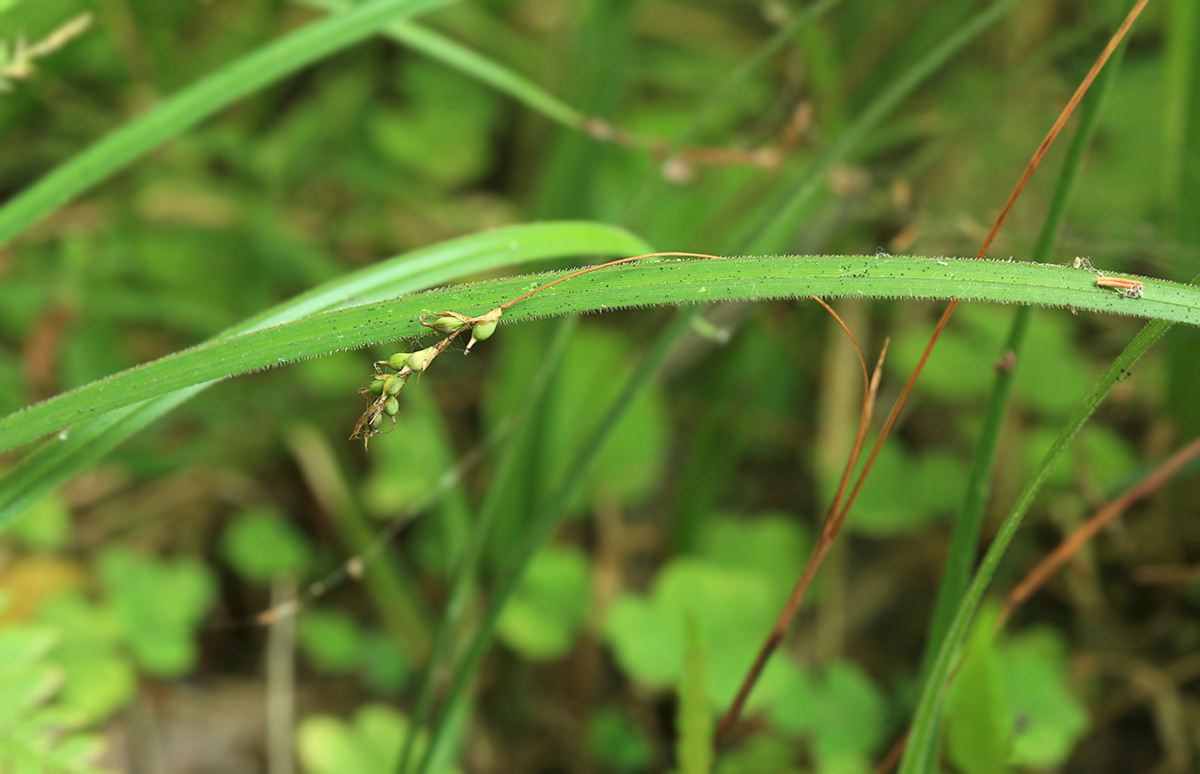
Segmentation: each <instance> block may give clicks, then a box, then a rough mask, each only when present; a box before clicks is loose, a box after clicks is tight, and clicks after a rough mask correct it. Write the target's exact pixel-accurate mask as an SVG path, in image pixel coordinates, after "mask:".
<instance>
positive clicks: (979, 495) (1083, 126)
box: [921, 48, 1125, 673]
mask: <svg viewBox="0 0 1200 774" xmlns="http://www.w3.org/2000/svg"><path fill="white" fill-rule="evenodd" d="M1124 51H1125V49H1124V48H1121V49H1118V52H1117V53H1116V55H1114V57H1113V59H1112V61H1111V62H1110V64H1109V66H1108V67H1106V68H1105V69H1104V70H1103V71H1102V72H1101V73H1100V76H1099V78H1097V81H1096V83H1095V86H1094V88H1095V91H1094V92H1093V94H1092V97H1091V99H1089V100H1088V101H1087V102H1085V103H1084V105H1083V110H1082V111H1081V114H1080V117H1079V128H1078V130H1077V131H1076V132H1075V136H1074V137H1073V138H1072V140H1071V145H1070V147H1069V148H1068V149H1067V156H1066V159H1065V160H1064V162H1063V168H1062V170H1061V171H1060V172H1059V177H1058V183H1057V184H1056V186H1055V189H1054V195H1053V197H1052V198H1051V200H1050V207H1049V209H1048V210H1047V211H1046V220H1045V222H1044V223H1043V224H1042V230H1041V233H1040V234H1039V235H1038V241H1037V243H1036V244H1035V245H1034V248H1033V260H1034V261H1037V262H1043V261H1047V260H1049V259H1050V254H1051V251H1052V250H1053V249H1054V244H1055V243H1056V242H1057V241H1058V235H1059V232H1060V230H1061V229H1062V224H1063V221H1064V220H1065V219H1066V211H1067V205H1068V203H1069V202H1070V200H1071V195H1072V193H1073V192H1074V190H1075V184H1076V182H1077V181H1078V179H1079V173H1080V170H1081V169H1082V167H1083V159H1084V156H1085V155H1086V153H1087V149H1088V147H1089V146H1090V145H1091V141H1092V137H1093V136H1094V135H1095V132H1096V127H1097V126H1098V125H1099V123H1100V115H1101V113H1103V111H1104V103H1105V100H1106V98H1107V96H1108V93H1109V91H1110V90H1111V89H1112V85H1113V83H1114V82H1115V81H1116V75H1117V73H1118V72H1120V64H1121V57H1122V55H1123V54H1124ZM1032 311H1033V310H1032V309H1031V308H1030V307H1028V306H1022V307H1021V308H1019V309H1017V311H1016V313H1015V314H1014V315H1013V322H1012V327H1011V329H1010V330H1009V334H1008V341H1007V342H1006V344H1005V352H1011V353H1012V354H1013V355H1014V356H1015V359H1014V360H1013V362H1014V364H1015V365H1014V367H1013V368H1007V369H997V372H996V379H995V381H994V382H993V383H992V389H991V392H990V394H989V395H988V402H987V407H986V408H985V409H984V418H983V426H982V428H981V429H980V434H979V442H978V444H977V446H976V450H975V455H974V459H973V460H972V464H971V471H970V473H969V475H968V479H967V486H966V491H965V492H964V495H963V507H962V512H961V513H960V514H959V517H958V518H957V519H955V520H954V532H953V535H952V536H951V539H950V546H949V549H948V551H947V554H946V569H945V571H944V572H943V573H942V581H941V584H940V586H939V588H938V597H937V602H936V603H935V605H934V614H933V622H932V624H931V625H930V630H929V637H928V639H927V642H928V643H929V645H928V649H927V650H926V652H925V656H924V665H923V668H922V670H921V671H922V673H925V672H926V671H928V666H929V664H930V663H931V662H932V660H933V656H934V654H935V653H936V652H937V650H936V646H937V643H940V642H941V641H942V637H943V635H944V634H945V632H946V627H947V626H948V625H949V623H950V619H951V617H952V616H953V615H954V611H955V610H956V609H957V608H958V605H959V603H960V602H961V601H962V598H963V594H964V593H965V592H966V588H967V582H968V580H969V579H970V575H971V568H973V567H974V566H975V554H976V547H977V546H978V545H979V533H980V528H981V526H982V524H983V515H984V510H985V508H986V506H987V499H988V494H989V493H990V492H991V476H992V471H993V468H994V466H995V460H996V450H997V448H998V446H999V444H1000V432H1001V429H1002V427H1003V424H1004V418H1005V416H1007V414H1008V405H1009V403H1010V401H1011V398H1012V391H1013V386H1014V384H1015V381H1016V368H1017V367H1019V365H1020V362H1021V351H1022V349H1023V345H1024V341H1025V334H1026V332H1027V331H1028V329H1029V320H1030V316H1031V314H1032ZM1005 356H1006V357H1007V355H1005Z"/></svg>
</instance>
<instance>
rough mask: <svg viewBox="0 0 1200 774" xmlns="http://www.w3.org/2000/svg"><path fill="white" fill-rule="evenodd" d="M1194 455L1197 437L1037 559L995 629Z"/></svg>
mask: <svg viewBox="0 0 1200 774" xmlns="http://www.w3.org/2000/svg"><path fill="white" fill-rule="evenodd" d="M1196 457H1200V438H1197V439H1196V440H1194V441H1192V442H1191V443H1189V444H1188V445H1187V446H1185V447H1183V448H1182V449H1180V450H1179V451H1177V452H1175V453H1174V454H1172V455H1171V456H1170V457H1169V458H1167V460H1166V461H1165V462H1163V464H1162V465H1159V466H1158V467H1157V468H1155V469H1154V470H1152V471H1151V472H1150V473H1148V474H1147V475H1146V476H1145V477H1144V478H1143V479H1142V480H1141V481H1138V482H1137V483H1136V484H1134V485H1133V486H1132V487H1130V488H1129V489H1127V490H1126V491H1125V492H1124V493H1123V494H1122V495H1121V496H1120V497H1118V498H1117V499H1115V500H1113V501H1112V502H1110V503H1108V504H1107V505H1105V506H1104V507H1103V508H1101V509H1100V510H1098V511H1096V513H1095V514H1093V515H1092V517H1091V518H1090V519H1088V520H1087V523H1086V524H1084V525H1083V526H1082V527H1080V528H1079V529H1077V530H1075V532H1073V533H1071V535H1070V536H1068V537H1067V539H1066V540H1064V541H1063V542H1062V543H1060V544H1059V546H1058V548H1056V549H1054V552H1053V553H1051V554H1050V555H1049V556H1047V557H1046V558H1045V559H1043V560H1042V561H1040V562H1038V565H1037V567H1034V568H1033V570H1032V571H1030V573H1029V574H1028V575H1026V576H1025V579H1024V580H1022V581H1021V582H1020V583H1019V584H1017V587H1016V588H1014V589H1013V590H1012V592H1011V593H1009V595H1008V601H1007V602H1005V604H1004V611H1003V612H1002V613H1001V614H1000V617H999V619H997V621H996V628H997V629H999V628H1000V627H1001V626H1003V625H1004V624H1005V622H1006V621H1008V619H1009V617H1010V616H1012V614H1013V611H1014V610H1016V609H1017V608H1018V607H1020V606H1021V605H1022V604H1024V603H1025V601H1026V600H1027V599H1029V598H1030V597H1031V596H1033V595H1034V593H1035V592H1037V590H1038V589H1040V588H1041V587H1042V586H1044V585H1045V584H1046V581H1048V580H1050V577H1051V576H1052V575H1054V574H1055V573H1056V572H1058V571H1059V570H1060V569H1062V567H1063V565H1065V564H1066V563H1067V562H1068V561H1070V560H1071V557H1073V556H1075V554H1077V553H1079V550H1080V549H1082V548H1083V546H1084V545H1085V544H1086V543H1087V542H1088V541H1089V540H1091V539H1092V538H1094V537H1095V536H1096V535H1098V534H1099V533H1100V530H1102V529H1104V528H1105V527H1106V526H1108V525H1109V524H1111V523H1112V522H1113V521H1114V520H1115V519H1116V518H1118V517H1119V516H1120V515H1121V514H1123V513H1125V511H1126V510H1128V509H1129V507H1130V506H1131V505H1133V504H1134V503H1136V502H1137V501H1138V500H1142V499H1144V498H1146V497H1148V496H1150V495H1151V494H1152V493H1154V492H1155V491H1156V490H1158V489H1159V487H1161V486H1162V485H1163V484H1165V483H1166V482H1167V481H1168V480H1170V479H1171V478H1172V477H1173V476H1174V475H1175V474H1177V473H1178V472H1179V471H1180V470H1181V469H1182V468H1183V466H1184V465H1186V464H1188V463H1189V462H1191V461H1192V460H1193V459H1195V458H1196Z"/></svg>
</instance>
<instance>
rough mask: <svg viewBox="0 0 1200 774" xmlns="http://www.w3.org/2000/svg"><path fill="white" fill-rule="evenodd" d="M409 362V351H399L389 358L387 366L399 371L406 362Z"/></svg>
mask: <svg viewBox="0 0 1200 774" xmlns="http://www.w3.org/2000/svg"><path fill="white" fill-rule="evenodd" d="M407 362H408V353H407V352H397V353H396V354H394V355H392V356H391V357H389V358H388V360H387V367H388V368H390V369H392V370H393V371H399V370H400V369H401V368H403V367H404V364H405V363H407Z"/></svg>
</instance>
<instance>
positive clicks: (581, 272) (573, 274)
mask: <svg viewBox="0 0 1200 774" xmlns="http://www.w3.org/2000/svg"><path fill="white" fill-rule="evenodd" d="M647 258H709V259H712V260H714V261H723V260H725V258H724V256H720V255H708V254H707V253H646V254H645V255H635V256H633V257H632V258H618V259H617V260H615V261H609V262H608V263H598V264H596V265H595V266H588V267H586V268H583V269H580V270H579V271H573V272H571V273H570V274H568V275H567V276H565V277H559V278H558V279H556V280H554V281H553V282H547V283H546V284H545V285H542V286H541V287H540V288H534V289H533V290H531V291H529V292H528V293H526V294H525V295H523V296H517V297H516V298H514V299H512V300H511V301H506V302H505V303H503V304H501V305H500V308H501V309H507V308H509V307H510V306H512V305H513V304H515V303H517V302H519V301H524V300H525V299H527V298H529V297H530V296H532V295H536V294H538V293H541V292H542V291H543V290H545V289H546V288H552V287H554V286H555V285H557V284H558V283H560V282H566V281H567V280H569V279H575V278H576V277H581V276H583V275H584V274H591V273H592V272H594V271H599V270H600V269H607V268H608V267H609V266H617V265H619V264H622V263H632V262H634V261H644V260H646V259H647Z"/></svg>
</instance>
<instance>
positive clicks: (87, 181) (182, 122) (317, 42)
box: [0, 0, 449, 245]
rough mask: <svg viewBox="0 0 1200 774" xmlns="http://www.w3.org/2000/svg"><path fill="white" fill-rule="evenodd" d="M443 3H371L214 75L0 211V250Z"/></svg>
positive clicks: (390, 0)
mask: <svg viewBox="0 0 1200 774" xmlns="http://www.w3.org/2000/svg"><path fill="white" fill-rule="evenodd" d="M448 1H449V0H374V1H373V2H370V3H366V4H365V5H362V6H359V7H357V8H355V9H353V10H351V11H347V12H346V13H343V14H338V15H336V16H330V17H329V18H327V19H323V20H321V21H319V22H317V23H316V24H311V25H309V26H307V27H305V28H304V29H302V30H300V31H299V32H295V33H293V34H291V35H288V36H287V37H285V38H283V39H282V40H279V41H276V42H275V43H272V44H270V45H268V46H265V47H264V48H262V49H260V50H258V51H256V52H254V53H253V54H250V55H249V56H246V57H244V58H242V59H240V60H238V61H236V62H234V63H233V64H231V65H229V66H227V67H225V68H223V69H221V70H219V71H217V72H216V73H214V74H213V75H210V76H209V77H207V78H205V79H203V80H202V81H200V82H199V83H197V84H195V85H194V86H191V87H189V88H188V89H185V90H184V91H183V92H181V93H179V94H177V95H175V96H174V97H172V98H170V99H169V100H167V101H166V102H164V103H163V104H162V105H160V106H159V107H157V108H155V109H154V110H152V111H151V112H150V113H148V114H147V115H145V116H143V117H142V118H140V119H138V120H136V121H133V122H131V123H129V124H128V125H126V126H124V127H122V128H121V129H118V130H117V131H115V132H113V133H112V134H110V135H108V136H107V137H105V138H104V139H102V140H100V141H99V142H97V143H95V144H93V145H92V146H90V147H89V148H88V149H87V150H85V151H83V152H82V153H80V154H79V155H77V156H75V157H74V158H73V159H71V160H70V161H68V162H66V163H64V164H62V165H61V166H59V167H58V168H56V169H55V170H54V171H53V172H51V173H50V174H48V175H46V176H45V177H43V178H42V179H41V180H39V181H38V182H36V183H34V184H33V185H32V186H31V187H29V188H28V189H26V190H25V191H23V192H22V193H21V194H20V195H19V196H17V197H16V198H15V199H13V200H12V201H10V202H9V203H8V204H7V205H5V207H4V208H3V209H0V245H5V244H8V243H9V242H10V241H12V239H13V238H14V237H15V236H17V235H18V234H20V233H21V232H22V231H24V230H25V229H26V228H27V227H28V226H30V225H32V224H33V223H34V222H35V221H37V220H38V219H40V218H42V217H43V216H45V215H47V214H49V213H50V212H52V211H53V210H55V209H56V208H58V207H61V206H62V205H63V204H65V203H66V202H68V201H70V200H71V199H73V198H75V197H76V196H78V195H79V194H80V193H82V192H84V191H86V190H87V189H89V188H91V187H92V186H93V185H95V184H96V183H98V182H100V181H101V180H103V179H104V178H106V177H108V176H109V175H111V174H113V173H114V172H116V171H117V170H119V169H121V168H122V167H124V166H125V165H127V164H129V163H130V162H131V161H133V160H134V159H137V158H138V157H140V156H142V155H144V154H146V153H147V152H149V151H150V150H152V149H153V148H155V147H156V146H158V145H159V144H161V143H162V142H164V141H165V140H167V139H169V138H171V137H173V136H175V135H176V134H179V133H180V132H182V131H183V130H185V129H187V128H188V127H190V126H192V125H194V124H196V123H197V122H199V121H201V120H202V119H204V118H206V117H208V116H210V115H212V114H213V113H215V112H216V111H218V110H220V109H221V108H223V107H225V106H227V105H229V104H231V103H233V102H236V101H237V100H239V99H241V98H242V97H244V96H246V95H247V94H251V93H253V92H255V91H257V90H258V89H261V88H263V87H264V86H268V85H270V84H271V83H274V82H275V81H277V80H279V79H280V78H282V77H284V76H285V75H288V74H289V73H292V72H295V71H296V70H298V69H300V68H302V67H304V66H306V65H309V64H312V63H313V62H316V61H318V60H320V59H322V58H323V57H326V56H329V55H330V54H332V53H334V52H336V51H339V50H341V49H343V48H345V47H347V46H350V45H353V44H354V43H357V42H358V41H360V40H362V39H364V38H366V37H369V36H370V35H372V34H374V33H375V32H376V31H377V30H379V28H380V27H382V26H383V25H385V24H386V23H387V22H388V21H391V20H393V19H395V18H396V17H398V16H401V15H412V14H417V13H422V12H425V11H430V10H432V9H434V8H439V7H441V6H444V5H446V4H447V3H448Z"/></svg>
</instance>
